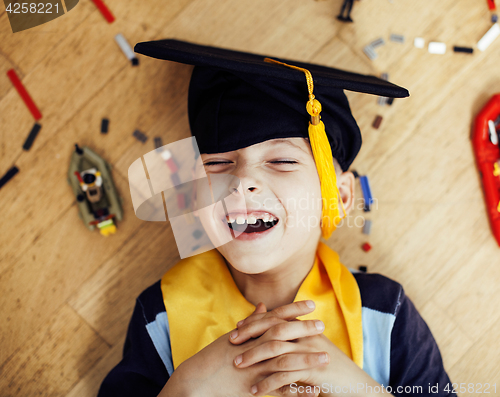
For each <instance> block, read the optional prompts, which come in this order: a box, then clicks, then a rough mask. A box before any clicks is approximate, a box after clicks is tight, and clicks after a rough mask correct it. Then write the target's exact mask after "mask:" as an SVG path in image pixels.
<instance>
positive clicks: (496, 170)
mask: <svg viewBox="0 0 500 397" xmlns="http://www.w3.org/2000/svg"><path fill="white" fill-rule="evenodd" d="M493 168H494V170H493V175H495V176H499V175H500V166H499V165H498V163H494V164H493Z"/></svg>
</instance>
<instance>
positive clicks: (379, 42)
mask: <svg viewBox="0 0 500 397" xmlns="http://www.w3.org/2000/svg"><path fill="white" fill-rule="evenodd" d="M382 45H385V40H384V39H383V38H382V37H379V38H378V39H377V40H373V41H372V42H371V43H370V46H371V47H372V48H373V49H375V48H377V47H380V46H382Z"/></svg>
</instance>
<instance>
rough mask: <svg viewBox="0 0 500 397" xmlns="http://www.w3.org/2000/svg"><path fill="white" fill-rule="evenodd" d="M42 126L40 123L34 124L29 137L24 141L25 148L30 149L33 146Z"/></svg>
mask: <svg viewBox="0 0 500 397" xmlns="http://www.w3.org/2000/svg"><path fill="white" fill-rule="evenodd" d="M41 128H42V126H41V125H40V124H38V123H35V124H34V125H33V128H32V129H31V132H30V133H29V135H28V137H27V138H26V140H25V141H24V145H23V149H24V150H26V151H27V150H30V148H31V146H32V145H33V142H34V141H35V138H36V136H37V135H38V133H39V132H40V129H41Z"/></svg>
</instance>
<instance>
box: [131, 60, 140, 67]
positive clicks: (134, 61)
mask: <svg viewBox="0 0 500 397" xmlns="http://www.w3.org/2000/svg"><path fill="white" fill-rule="evenodd" d="M132 66H139V59H137V58H132Z"/></svg>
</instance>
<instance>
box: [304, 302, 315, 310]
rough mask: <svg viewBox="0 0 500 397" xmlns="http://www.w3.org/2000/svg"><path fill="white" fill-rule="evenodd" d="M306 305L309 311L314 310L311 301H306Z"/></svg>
mask: <svg viewBox="0 0 500 397" xmlns="http://www.w3.org/2000/svg"><path fill="white" fill-rule="evenodd" d="M306 305H307V306H308V307H309V308H311V309H314V308H315V307H316V305H315V304H314V302H313V301H306Z"/></svg>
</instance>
